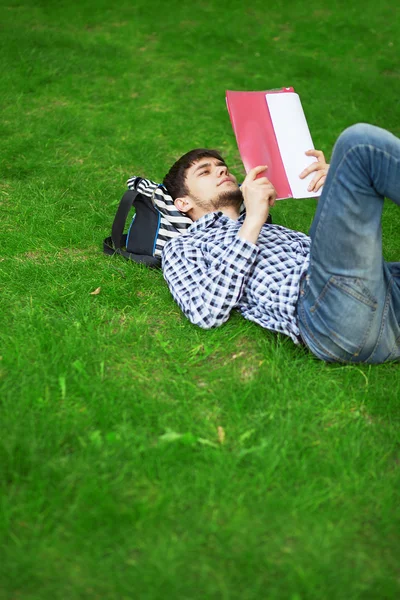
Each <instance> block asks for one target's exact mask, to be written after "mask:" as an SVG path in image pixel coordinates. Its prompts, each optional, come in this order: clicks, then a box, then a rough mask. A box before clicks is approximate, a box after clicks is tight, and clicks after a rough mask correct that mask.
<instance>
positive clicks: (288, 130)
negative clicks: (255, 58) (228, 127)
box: [226, 88, 322, 200]
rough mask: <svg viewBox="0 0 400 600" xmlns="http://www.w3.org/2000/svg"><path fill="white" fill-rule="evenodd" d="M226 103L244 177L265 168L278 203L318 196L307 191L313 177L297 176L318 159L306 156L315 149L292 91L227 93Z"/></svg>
mask: <svg viewBox="0 0 400 600" xmlns="http://www.w3.org/2000/svg"><path fill="white" fill-rule="evenodd" d="M226 103H227V107H228V112H229V116H230V118H231V122H232V127H233V131H234V132H235V136H236V141H237V144H238V148H239V152H240V156H241V158H242V161H243V164H244V168H245V169H246V173H247V172H248V171H250V169H252V168H253V167H257V166H259V165H268V170H267V171H266V172H265V173H262V174H261V175H262V176H264V175H265V176H266V177H268V179H269V180H270V181H271V183H272V184H273V185H274V187H275V189H276V192H277V199H278V200H280V199H283V198H313V197H316V196H320V195H321V191H322V189H319V190H318V192H309V191H307V187H308V185H309V184H310V182H311V180H312V179H313V177H314V176H315V174H313V173H312V174H310V175H308V176H307V177H306V178H305V179H300V177H299V175H300V173H301V172H302V171H303V170H304V169H305V168H306V167H307V166H308V165H310V164H311V163H312V162H314V161H316V160H317V159H316V158H315V157H313V156H306V155H305V152H306V151H307V150H311V149H312V148H314V145H313V142H312V139H311V135H310V130H309V128H308V125H307V121H306V118H305V115H304V111H303V107H302V106H301V102H300V98H299V96H298V94H296V93H295V92H294V89H293V88H282V89H281V90H271V91H265V92H233V91H227V92H226Z"/></svg>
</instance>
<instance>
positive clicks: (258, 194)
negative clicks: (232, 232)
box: [238, 165, 276, 244]
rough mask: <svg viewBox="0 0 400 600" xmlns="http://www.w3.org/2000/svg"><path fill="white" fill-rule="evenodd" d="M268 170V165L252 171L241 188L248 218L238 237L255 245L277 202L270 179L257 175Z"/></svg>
mask: <svg viewBox="0 0 400 600" xmlns="http://www.w3.org/2000/svg"><path fill="white" fill-rule="evenodd" d="M267 168H268V167H267V166H266V165H260V166H259V167H254V169H251V171H249V172H248V173H247V175H246V178H245V180H244V181H243V183H242V187H241V190H242V194H243V199H244V205H245V207H246V217H245V220H244V223H243V225H242V227H241V229H240V230H239V234H238V235H239V237H240V238H242V239H244V240H247V241H248V242H251V243H253V244H255V243H256V241H257V239H258V235H259V233H260V231H261V227H262V226H263V225H264V223H265V221H266V220H267V218H268V214H269V207H270V206H273V205H274V204H275V200H276V190H275V188H274V186H273V185H272V183H271V182H270V181H269V179H267V178H266V177H260V178H259V179H257V175H259V174H260V173H262V172H263V171H265V170H266V169H267Z"/></svg>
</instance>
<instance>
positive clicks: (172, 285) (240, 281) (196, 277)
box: [162, 235, 258, 329]
mask: <svg viewBox="0 0 400 600" xmlns="http://www.w3.org/2000/svg"><path fill="white" fill-rule="evenodd" d="M257 254H258V247H257V246H256V245H255V244H252V243H250V242H247V241H246V240H242V239H241V238H239V237H236V238H235V240H234V241H233V242H232V243H231V244H230V245H229V246H228V247H227V248H226V249H225V250H223V251H222V252H221V254H219V255H218V257H217V258H211V259H210V257H207V256H205V254H204V252H203V247H202V244H201V243H200V244H199V245H198V246H196V245H195V244H194V243H193V240H192V239H190V236H185V235H183V236H179V237H178V238H174V239H173V240H171V241H170V242H168V244H166V246H165V248H164V252H163V257H162V268H163V274H164V278H165V280H166V282H167V284H168V287H169V289H170V291H171V293H172V296H173V297H174V300H175V301H176V302H177V304H178V305H179V307H180V309H181V310H182V311H183V313H184V314H185V315H186V317H187V318H188V319H189V320H190V321H191V323H193V324H194V325H198V326H199V327H202V328H203V329H209V328H211V327H218V326H219V325H222V323H225V321H227V320H228V318H229V315H230V312H231V310H232V308H234V306H235V305H236V304H237V303H238V301H239V299H240V296H241V294H242V291H243V285H244V283H245V281H246V279H247V277H248V275H249V273H250V272H251V269H252V266H253V264H254V261H255V259H256V256H257Z"/></svg>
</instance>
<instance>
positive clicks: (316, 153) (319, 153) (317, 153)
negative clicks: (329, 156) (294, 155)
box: [306, 149, 325, 161]
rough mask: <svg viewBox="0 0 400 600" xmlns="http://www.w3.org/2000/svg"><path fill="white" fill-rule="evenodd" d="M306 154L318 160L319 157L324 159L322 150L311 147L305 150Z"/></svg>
mask: <svg viewBox="0 0 400 600" xmlns="http://www.w3.org/2000/svg"><path fill="white" fill-rule="evenodd" d="M306 154H307V156H315V157H316V158H318V160H319V159H320V158H323V159H324V161H325V156H324V153H323V152H322V150H314V149H311V150H307V152H306Z"/></svg>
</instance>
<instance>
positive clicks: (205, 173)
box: [199, 169, 209, 175]
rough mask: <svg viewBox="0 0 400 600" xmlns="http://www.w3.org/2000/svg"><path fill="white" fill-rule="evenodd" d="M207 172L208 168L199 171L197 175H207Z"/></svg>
mask: <svg viewBox="0 0 400 600" xmlns="http://www.w3.org/2000/svg"><path fill="white" fill-rule="evenodd" d="M208 172H209V171H208V169H207V170H206V171H201V172H200V173H199V175H207V173H208Z"/></svg>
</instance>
